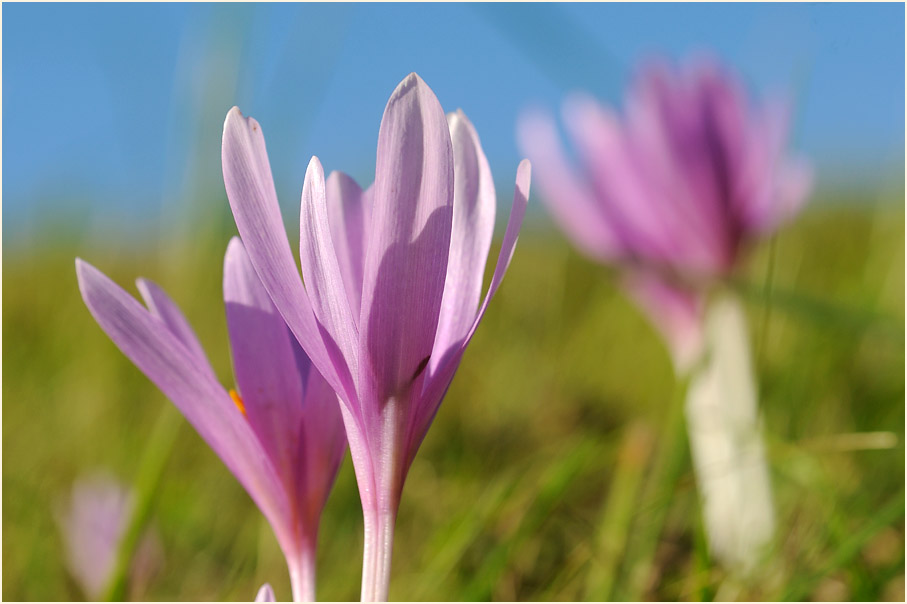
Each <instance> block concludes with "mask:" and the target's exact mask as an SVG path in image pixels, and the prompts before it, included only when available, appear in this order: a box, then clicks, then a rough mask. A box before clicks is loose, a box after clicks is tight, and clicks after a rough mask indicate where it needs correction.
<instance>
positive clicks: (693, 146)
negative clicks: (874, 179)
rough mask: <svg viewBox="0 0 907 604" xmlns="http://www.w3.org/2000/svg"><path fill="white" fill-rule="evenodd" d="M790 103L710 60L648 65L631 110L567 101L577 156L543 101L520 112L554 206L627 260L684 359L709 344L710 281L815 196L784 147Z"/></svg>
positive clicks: (521, 131)
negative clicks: (755, 101)
mask: <svg viewBox="0 0 907 604" xmlns="http://www.w3.org/2000/svg"><path fill="white" fill-rule="evenodd" d="M788 113H789V112H788V110H787V108H786V106H785V105H784V104H783V103H780V102H767V103H764V104H760V105H756V106H751V105H750V103H749V102H748V101H747V99H746V95H745V93H744V91H743V88H742V87H741V86H740V84H739V83H738V81H737V80H736V79H735V77H734V76H733V75H732V74H730V73H728V72H726V71H724V70H723V69H722V68H721V67H719V66H718V65H717V64H716V63H715V62H712V61H709V60H705V61H700V62H697V63H692V64H690V65H689V66H688V67H686V68H685V69H682V70H673V69H671V68H670V67H669V66H667V65H664V64H661V63H654V64H651V65H649V66H648V67H647V68H645V69H644V70H643V71H642V73H641V74H640V75H639V77H638V78H637V79H636V81H635V82H634V83H633V85H632V86H631V88H630V91H629V94H628V95H627V99H626V103H625V112H624V116H623V117H622V118H621V117H620V116H618V115H617V114H616V113H615V111H614V110H612V109H610V108H608V107H603V106H602V105H600V104H599V103H598V102H597V101H595V100H594V99H592V98H590V97H588V96H586V95H583V94H575V95H573V96H571V97H570V98H568V99H567V101H566V102H565V103H564V106H563V117H564V122H565V124H566V127H567V131H568V133H569V135H570V138H571V140H572V142H573V144H574V146H575V148H576V151H577V155H578V157H579V166H578V167H574V166H573V165H571V163H570V162H569V161H568V160H567V158H566V155H565V153H564V150H563V148H562V146H561V143H560V139H559V136H558V134H557V130H556V126H555V123H554V121H553V119H552V118H551V117H549V116H548V115H547V114H545V113H542V112H539V111H532V112H527V113H526V114H524V115H523V116H522V118H521V120H520V122H519V126H518V138H519V142H520V146H521V147H522V149H523V150H524V152H525V153H526V154H527V155H528V156H529V157H530V159H532V161H533V163H534V164H535V166H536V175H537V178H538V182H539V186H540V187H541V188H542V192H543V195H544V200H545V202H546V204H547V206H548V208H549V210H550V212H551V214H552V215H553V216H554V218H555V220H556V221H557V222H558V223H559V224H560V226H561V227H562V228H563V229H564V231H566V233H567V235H568V236H569V237H571V239H572V240H573V242H574V243H575V244H576V245H577V247H579V248H580V249H581V250H582V251H583V252H584V253H585V254H587V255H588V256H590V257H591V258H593V259H595V260H599V261H601V262H606V263H617V264H620V265H621V267H623V268H624V269H625V276H626V283H627V286H628V289H629V292H630V294H631V295H632V296H633V297H634V298H635V299H636V300H637V302H638V303H639V304H640V305H641V306H642V307H643V309H644V310H645V311H646V312H647V313H648V315H649V316H650V318H651V319H652V321H653V322H654V323H655V324H656V326H657V327H658V328H659V329H660V330H661V332H662V333H663V334H664V336H665V338H666V340H667V342H668V344H669V347H670V349H671V351H672V354H673V357H674V360H675V363H676V365H677V366H678V368H679V369H683V368H685V367H688V366H689V364H690V363H691V362H692V361H693V360H695V358H696V357H697V356H698V355H699V353H700V351H701V348H702V337H703V336H702V313H703V303H704V293H705V291H704V290H705V288H704V285H707V284H708V283H709V282H710V281H711V280H713V279H715V278H720V277H721V276H724V275H726V274H727V273H729V272H730V271H731V270H732V269H733V268H734V266H735V264H736V263H737V261H738V259H739V257H740V254H741V252H742V251H743V249H744V247H745V245H746V244H747V243H748V242H749V241H752V240H754V239H756V238H758V237H761V236H765V235H766V234H768V233H770V232H772V231H773V230H774V229H776V228H777V227H778V225H779V224H781V223H782V222H783V221H785V220H787V219H788V218H790V217H791V216H792V215H794V214H795V213H796V212H797V211H798V210H799V209H800V207H801V206H802V204H803V202H804V201H805V199H806V197H807V194H808V192H809V189H810V186H811V173H810V170H809V168H808V166H807V165H806V164H805V163H804V162H803V161H801V160H794V159H791V158H789V157H787V156H786V155H785V153H784V144H785V139H786V134H787V122H788Z"/></svg>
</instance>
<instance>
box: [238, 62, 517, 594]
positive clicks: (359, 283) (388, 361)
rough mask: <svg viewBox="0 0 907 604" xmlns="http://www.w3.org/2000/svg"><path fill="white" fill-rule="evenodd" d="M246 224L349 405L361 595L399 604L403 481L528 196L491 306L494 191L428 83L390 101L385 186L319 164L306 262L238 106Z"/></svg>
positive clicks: (303, 235) (474, 149)
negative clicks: (393, 579)
mask: <svg viewBox="0 0 907 604" xmlns="http://www.w3.org/2000/svg"><path fill="white" fill-rule="evenodd" d="M223 166H224V181H225V184H226V189H227V196H228V197H229V199H230V205H231V206H232V208H233V215H234V217H235V219H236V225H237V227H238V229H239V233H240V235H241V236H242V239H243V242H244V243H245V245H246V248H247V249H248V251H249V257H250V258H251V260H252V264H253V265H254V266H255V269H256V271H257V272H258V274H259V276H260V277H261V279H262V283H264V285H265V288H267V290H268V293H270V294H271V298H272V300H273V301H274V305H275V306H276V307H277V309H278V310H279V311H280V313H281V314H282V315H283V317H284V319H286V321H287V324H288V325H289V327H290V329H291V330H292V331H293V333H294V334H295V335H296V338H297V339H298V340H299V343H300V344H301V345H302V347H303V349H304V350H305V351H306V353H308V355H309V356H310V357H311V359H312V362H313V363H314V364H315V366H316V367H317V368H318V369H319V370H320V371H321V372H322V374H323V375H324V376H325V379H326V380H327V381H328V382H329V383H330V384H331V385H332V386H333V388H334V390H335V391H336V392H337V394H338V395H339V397H340V400H341V403H342V404H341V408H342V411H343V419H344V424H345V426H346V431H347V437H348V438H349V442H350V452H351V455H352V458H353V465H354V467H355V470H356V478H357V481H358V483H359V494H360V497H361V500H362V507H363V514H364V519H365V552H364V555H363V558H364V560H363V580H362V597H363V599H366V600H374V599H381V600H383V599H386V598H387V587H388V580H389V576H390V558H391V549H392V543H393V529H394V523H395V521H396V514H397V509H398V507H399V502H400V493H401V491H402V489H403V483H404V480H405V477H406V474H407V471H408V470H409V467H410V464H411V463H412V460H413V457H414V456H415V454H416V450H417V449H418V447H419V445H420V443H421V442H422V439H423V438H424V436H425V434H426V432H427V430H428V427H429V425H430V424H431V421H432V419H433V418H434V415H435V413H436V411H437V409H438V406H439V404H440V403H441V399H442V398H443V396H444V394H445V393H446V391H447V388H448V387H449V385H450V383H451V380H452V379H453V375H454V372H455V371H456V368H457V366H458V365H459V363H460V359H461V358H462V355H463V353H464V351H465V348H466V346H467V344H468V343H469V341H470V339H471V338H472V335H473V333H474V332H475V329H476V327H477V326H478V323H479V321H480V320H481V318H482V316H483V315H484V313H485V309H486V308H487V305H488V303H489V301H490V300H491V297H492V296H493V295H494V293H495V291H496V290H497V288H498V286H499V285H500V283H501V280H502V279H503V277H504V273H505V272H506V270H507V267H508V265H509V263H510V259H511V258H512V256H513V251H514V247H515V246H516V242H517V237H518V235H519V228H520V225H521V223H522V219H523V215H524V213H525V209H526V202H527V196H528V193H529V163H528V162H527V161H525V160H524V161H523V162H522V163H521V164H520V166H519V168H518V170H517V178H516V182H517V184H516V192H515V194H514V201H513V208H512V210H511V214H510V221H509V223H508V225H507V230H506V233H505V234H504V242H503V246H502V248H501V253H500V256H499V258H498V262H497V266H496V268H495V272H494V276H493V277H492V280H491V285H490V287H489V290H488V293H487V294H486V296H485V299H484V301H483V302H482V304H481V306H479V300H480V297H481V288H482V277H483V274H484V269H485V263H486V260H487V256H488V251H489V248H490V245H491V237H492V231H493V228H494V214H495V191H494V183H493V181H492V179H491V172H490V170H489V167H488V162H487V160H486V159H485V156H484V153H483V152H482V148H481V146H480V144H479V139H478V136H477V135H476V132H475V130H474V129H473V127H472V125H471V124H470V123H469V121H468V120H467V119H466V116H465V115H463V113H462V112H456V113H452V114H450V115H449V116H447V119H445V116H444V112H443V110H442V109H441V105H440V103H439V102H438V99H437V98H436V97H435V95H434V93H433V92H432V91H431V89H429V87H428V86H427V85H426V84H425V82H423V81H422V80H421V79H420V78H419V77H418V76H417V75H415V74H411V75H409V76H408V77H406V78H405V79H404V80H403V81H402V82H401V83H400V85H399V86H398V87H397V89H396V90H395V91H394V93H393V94H392V95H391V98H390V100H389V101H388V103H387V107H386V108H385V111H384V117H383V119H382V121H381V128H380V131H379V134H378V158H377V167H376V171H375V183H374V185H373V186H372V187H370V188H369V189H368V190H367V191H365V192H363V191H362V190H361V189H360V188H359V187H358V185H356V183H355V182H353V181H352V180H351V179H350V178H349V177H347V176H345V175H343V174H340V173H337V172H335V173H333V174H331V176H330V177H329V178H328V179H327V182H325V179H324V173H323V171H322V167H321V164H320V163H319V161H318V159H317V158H313V159H312V161H311V162H310V163H309V167H308V170H307V172H306V178H305V184H304V186H303V190H302V210H301V214H302V216H301V225H300V250H299V251H300V260H301V263H302V275H303V277H304V278H305V285H303V281H302V279H301V278H300V274H299V271H298V269H297V268H296V265H295V263H294V261H293V255H292V252H291V251H290V244H289V241H288V239H287V235H286V231H285V230H284V224H283V219H282V217H281V214H280V208H279V206H278V203H277V196H276V193H275V190H274V183H273V180H272V178H271V170H270V167H269V164H268V156H267V152H266V150H265V142H264V136H263V135H262V132H261V128H260V127H259V125H258V123H257V122H256V121H255V120H253V119H251V118H244V117H243V116H242V114H241V113H240V112H239V110H238V109H236V108H234V109H233V110H231V111H230V113H229V114H228V115H227V119H226V123H225V124H224V138H223Z"/></svg>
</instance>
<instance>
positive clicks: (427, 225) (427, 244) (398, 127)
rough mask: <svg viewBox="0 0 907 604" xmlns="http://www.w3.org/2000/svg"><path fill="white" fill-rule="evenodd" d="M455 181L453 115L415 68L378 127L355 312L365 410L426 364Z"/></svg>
mask: <svg viewBox="0 0 907 604" xmlns="http://www.w3.org/2000/svg"><path fill="white" fill-rule="evenodd" d="M453 189H454V187H453V157H452V149H451V142H450V133H449V131H448V127H447V120H446V118H445V116H444V112H443V111H442V109H441V105H440V103H438V99H437V98H436V97H435V95H434V93H433V92H432V91H431V89H429V87H428V86H427V85H426V84H425V82H423V81H422V80H421V79H420V78H419V76H417V75H415V74H410V75H409V76H407V77H406V78H405V79H404V80H403V81H402V82H401V83H400V85H399V86H398V87H397V89H396V90H395V91H394V93H393V94H392V95H391V98H390V100H389V101H388V103H387V107H386V108H385V111H384V117H383V119H382V121H381V129H380V132H379V134H378V160H377V166H376V170H375V185H374V207H373V214H372V222H371V229H370V232H369V241H368V251H367V253H366V262H365V276H364V281H363V288H362V311H361V317H360V321H359V326H360V354H361V356H360V361H359V362H360V375H361V379H360V382H359V383H360V388H361V391H362V394H361V396H362V399H363V403H362V404H363V407H365V406H366V405H368V406H369V407H370V410H369V413H377V412H378V411H379V409H378V406H379V405H382V404H383V403H384V402H385V401H387V400H388V399H390V398H391V397H394V396H396V395H397V394H398V393H400V392H402V391H404V390H408V389H409V387H410V385H411V384H413V382H414V381H415V380H416V379H417V378H419V377H420V374H421V373H422V372H423V371H424V369H425V367H426V365H427V364H428V361H429V358H430V355H431V351H432V344H433V343H434V339H435V332H436V328H437V323H438V313H439V309H440V306H441V296H442V293H443V291H444V278H445V275H446V271H447V258H448V254H449V249H450V232H451V220H452V206H453ZM369 421H372V420H369ZM374 421H377V420H374Z"/></svg>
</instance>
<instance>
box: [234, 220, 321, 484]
mask: <svg viewBox="0 0 907 604" xmlns="http://www.w3.org/2000/svg"><path fill="white" fill-rule="evenodd" d="M224 303H225V305H226V312H227V328H228V331H229V333H230V348H231V352H232V357H233V373H234V375H235V376H236V384H237V386H238V390H239V395H240V396H241V401H242V406H243V413H244V414H245V416H246V418H247V419H248V421H249V423H250V424H251V425H252V428H253V429H254V430H255V433H256V434H257V435H258V438H259V440H260V441H261V444H262V447H263V448H264V449H265V450H266V451H267V452H268V454H269V455H270V456H271V459H272V460H273V463H274V466H275V467H276V468H277V469H278V470H279V471H280V474H281V476H282V478H283V480H284V482H285V483H286V484H287V485H288V487H292V485H293V484H294V483H295V481H296V477H295V468H296V466H297V465H298V463H299V460H298V458H297V448H298V440H299V431H300V430H301V429H302V414H303V406H302V402H303V383H302V376H300V373H299V371H298V369H297V365H296V358H295V355H294V352H293V347H294V345H295V344H296V341H295V338H294V337H293V334H292V333H290V331H289V329H287V325H286V323H285V322H284V320H283V317H281V316H280V313H278V312H277V309H276V308H274V305H273V304H272V303H271V298H270V297H269V296H268V292H267V291H266V290H265V288H264V286H263V285H262V284H261V281H260V280H259V279H258V275H257V274H256V273H255V269H254V268H253V267H252V263H251V262H250V261H249V257H248V255H247V254H246V251H245V249H244V248H243V245H242V242H241V241H240V240H239V238H238V237H234V238H233V239H231V240H230V244H229V245H228V246H227V253H226V255H225V257H224ZM292 488H295V487H292Z"/></svg>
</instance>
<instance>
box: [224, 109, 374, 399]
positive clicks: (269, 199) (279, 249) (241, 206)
mask: <svg viewBox="0 0 907 604" xmlns="http://www.w3.org/2000/svg"><path fill="white" fill-rule="evenodd" d="M221 155H222V160H223V169H224V185H225V186H226V189H227V197H228V198H229V200H230V207H231V208H232V209H233V217H234V219H235V220H236V227H237V229H238V230H239V234H240V236H241V237H242V240H243V244H244V245H245V247H246V251H247V252H248V254H249V258H250V260H251V261H252V266H254V267H255V272H257V273H258V276H259V277H260V278H261V281H262V284H263V285H264V286H265V289H266V290H268V294H269V295H270V296H271V299H272V300H273V302H274V305H275V306H276V307H277V310H278V311H280V314H281V315H282V316H283V318H284V320H285V321H286V322H287V325H289V327H290V329H291V330H292V332H293V334H294V335H295V336H296V339H297V340H299V343H300V344H301V345H302V347H303V349H304V350H305V351H306V354H308V355H309V357H310V358H311V359H312V362H313V363H314V364H315V366H316V367H318V370H319V371H320V372H321V373H322V375H324V376H325V379H327V380H328V382H329V383H330V384H331V387H332V388H334V390H335V391H337V392H342V393H344V394H345V395H346V397H347V400H355V398H356V397H355V389H354V388H353V383H352V379H351V377H350V374H349V370H348V369H347V368H346V367H345V364H344V363H343V361H342V358H341V357H340V355H339V353H338V352H337V351H331V352H332V353H333V354H332V353H329V352H328V347H327V345H326V343H325V342H324V341H323V339H322V334H321V331H320V329H319V327H318V324H317V322H316V320H315V315H314V314H313V312H312V307H311V305H310V303H309V299H308V297H307V296H306V292H305V288H304V287H303V285H302V279H301V278H300V276H299V271H298V270H297V269H296V264H295V263H294V262H293V254H292V252H291V251H290V242H289V240H288V239H287V233H286V230H284V224H283V218H281V215H280V206H279V205H278V203H277V193H276V192H275V190H274V181H273V179H272V177H271V167H270V164H269V163H268V153H267V150H266V149H265V139H264V135H263V134H262V132H261V127H260V126H259V125H258V122H256V121H255V120H254V119H252V118H245V117H243V115H242V114H241V113H240V112H239V109H238V108H236V107H234V108H233V109H231V110H230V112H229V113H228V114H227V119H226V121H225V122H224V137H223V146H222V150H221Z"/></svg>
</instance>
